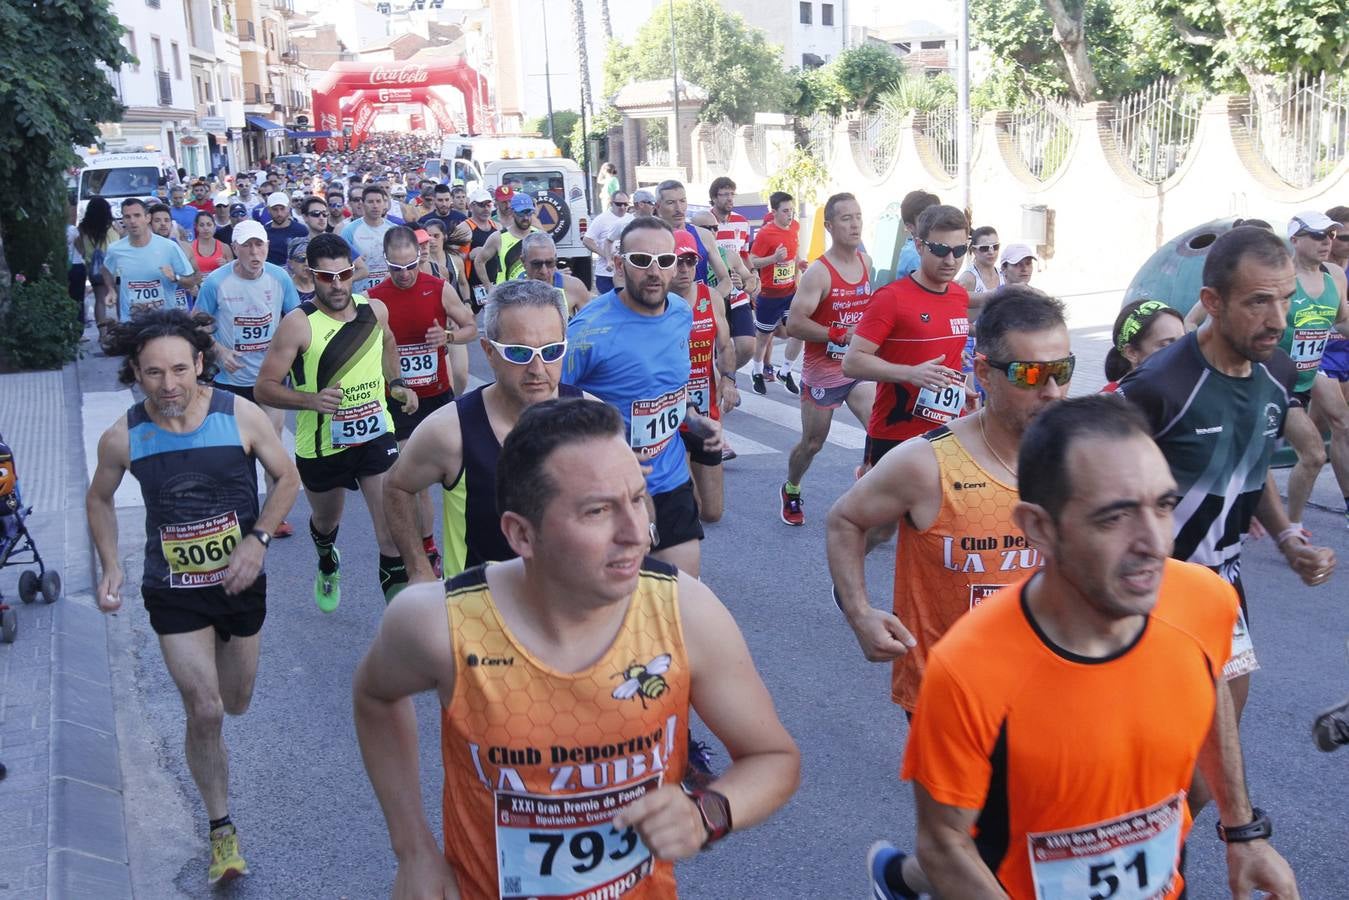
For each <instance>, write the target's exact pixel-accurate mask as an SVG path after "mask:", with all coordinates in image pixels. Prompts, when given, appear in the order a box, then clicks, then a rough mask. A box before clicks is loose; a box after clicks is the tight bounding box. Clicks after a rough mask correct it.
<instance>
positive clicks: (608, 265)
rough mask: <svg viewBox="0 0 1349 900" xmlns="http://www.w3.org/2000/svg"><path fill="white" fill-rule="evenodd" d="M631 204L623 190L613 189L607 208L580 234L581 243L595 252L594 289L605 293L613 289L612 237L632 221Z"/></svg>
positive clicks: (616, 235)
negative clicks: (629, 210)
mask: <svg viewBox="0 0 1349 900" xmlns="http://www.w3.org/2000/svg"><path fill="white" fill-rule="evenodd" d="M631 206H632V204H631V202H630V201H629V200H628V195H627V194H626V193H624V192H623V191H615V192H614V196H613V198H612V199H611V200H610V201H609V208H608V209H606V210H605V211H604V212H602V213H600V214H599V215H598V216H596V217H595V218H593V219H591V220H590V227H589V228H587V229H586V233H585V234H583V235H581V243H583V244H585V246H586V249H587V250H589V251H590V252H591V253H593V254H595V291H596V292H597V293H600V294H607V293H609V292H610V291H612V290H613V289H614V265H613V258H614V254H613V248H614V238H616V237H618V235H619V234H620V233H621V232H622V231H623V226H625V225H627V224H628V223H629V222H631V221H632V216H631V215H630V214H629V212H628V209H629V207H631Z"/></svg>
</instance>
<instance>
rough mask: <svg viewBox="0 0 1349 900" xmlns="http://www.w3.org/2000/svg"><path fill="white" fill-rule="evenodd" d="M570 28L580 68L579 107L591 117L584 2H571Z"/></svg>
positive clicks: (576, 0) (593, 108)
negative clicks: (583, 108) (574, 39)
mask: <svg viewBox="0 0 1349 900" xmlns="http://www.w3.org/2000/svg"><path fill="white" fill-rule="evenodd" d="M571 27H572V34H573V36H574V37H575V38H576V60H577V63H578V65H580V67H581V105H582V106H583V107H585V109H586V111H587V112H589V113H590V114H592V115H593V114H594V112H595V107H594V105H593V104H592V103H591V102H590V54H589V53H588V52H587V51H586V7H585V0H572V3H571Z"/></svg>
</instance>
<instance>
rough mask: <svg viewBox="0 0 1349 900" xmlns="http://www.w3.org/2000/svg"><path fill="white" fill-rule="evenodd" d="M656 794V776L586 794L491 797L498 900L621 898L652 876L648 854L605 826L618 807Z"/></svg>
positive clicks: (630, 836)
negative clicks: (621, 786) (493, 799)
mask: <svg viewBox="0 0 1349 900" xmlns="http://www.w3.org/2000/svg"><path fill="white" fill-rule="evenodd" d="M658 787H660V778H659V776H657V777H654V778H649V779H647V780H646V781H643V782H640V783H638V784H632V785H628V786H627V787H623V788H618V789H615V790H610V791H597V792H595V793H590V794H566V795H563V796H554V795H549V794H517V793H508V792H505V791H498V792H497V794H496V811H497V815H496V852H497V873H498V877H499V878H500V884H499V885H498V888H499V895H500V897H501V898H502V900H527V898H547V900H573V898H582V897H622V896H623V895H625V894H627V893H628V892H629V891H631V890H633V889H634V888H635V887H636V886H637V885H638V884H639V883H641V881H642V879H644V878H646V877H647V876H648V875H650V874H651V869H652V865H653V861H652V858H651V851H650V850H648V849H647V847H646V845H645V844H643V843H642V840H641V838H639V837H638V836H637V832H636V831H634V830H633V829H631V828H625V829H623V830H621V831H620V830H619V829H618V828H615V827H614V826H613V824H612V822H613V818H614V816H616V815H618V813H619V811H621V810H622V809H623V807H625V806H627V805H628V804H630V803H632V802H633V801H634V800H637V799H638V798H640V797H643V796H645V795H646V794H647V793H649V792H651V791H654V790H656V789H657V788H658Z"/></svg>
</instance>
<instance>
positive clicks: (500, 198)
mask: <svg viewBox="0 0 1349 900" xmlns="http://www.w3.org/2000/svg"><path fill="white" fill-rule="evenodd" d="M492 196H493V197H494V198H495V199H496V201H497V202H498V203H503V202H505V201H507V200H509V199H511V198H512V197H514V196H515V191H513V190H511V186H510V185H509V184H503V185H499V186H498V187H497V189H496V190H495V191H493V192H492Z"/></svg>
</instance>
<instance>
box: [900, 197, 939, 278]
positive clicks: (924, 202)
mask: <svg viewBox="0 0 1349 900" xmlns="http://www.w3.org/2000/svg"><path fill="white" fill-rule="evenodd" d="M940 203H941V199H940V198H939V197H938V196H937V195H936V194H932V193H929V192H927V191H909V192H908V193H907V194H905V195H904V199H903V200H901V201H899V219H900V222H902V223H903V225H904V245H903V246H902V247H900V248H899V256H898V258H897V262H896V264H895V280H896V281H898V280H900V279H901V278H906V277H908V276H909V275H911V274H913V273H914V272H916V271H918V266H919V264H920V263H921V262H922V258H921V257H920V256H919V254H918V242H917V241H916V240H915V238H916V237H917V235H918V217H919V216H921V215H922V214H923V211H924V210H926V209H927V208H928V207H929V206H937V205H938V204H940Z"/></svg>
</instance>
